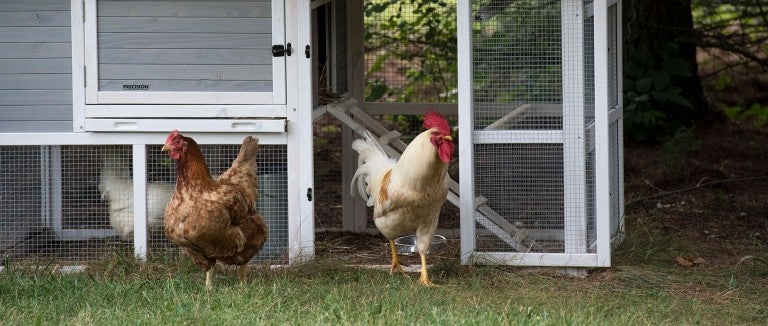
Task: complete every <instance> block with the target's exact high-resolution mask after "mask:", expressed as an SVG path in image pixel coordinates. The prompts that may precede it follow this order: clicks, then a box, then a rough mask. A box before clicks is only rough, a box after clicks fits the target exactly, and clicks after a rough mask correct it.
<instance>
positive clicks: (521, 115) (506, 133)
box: [457, 0, 624, 273]
mask: <svg viewBox="0 0 768 326" xmlns="http://www.w3.org/2000/svg"><path fill="white" fill-rule="evenodd" d="M620 6H621V1H616V0H595V1H592V0H562V1H494V0H459V1H458V10H459V15H458V17H459V21H458V33H457V34H458V41H459V83H460V84H459V85H460V87H459V90H460V93H459V99H460V100H459V101H460V102H459V115H460V119H459V129H460V130H462V132H461V133H460V141H459V157H460V160H461V161H460V164H461V166H462V171H461V179H460V184H461V218H462V220H461V235H462V238H461V247H462V262H464V263H485V264H506V265H518V266H551V267H564V268H566V271H567V272H569V273H570V272H576V273H581V272H583V271H584V269H583V268H584V267H604V266H610V253H611V246H612V244H613V243H614V242H615V241H617V240H620V238H621V237H622V234H623V215H624V212H623V209H622V207H623V190H622V189H623V188H622V173H623V171H622V157H621V153H622V150H621V148H622V143H621V136H622V133H621V125H622V120H621V119H622V118H621V117H622V107H621V103H622V101H621V84H620V79H621V78H619V76H620V75H619V72H620V71H621V66H620V59H621V42H620V35H621V30H620V26H621V18H620V13H621V7H620Z"/></svg>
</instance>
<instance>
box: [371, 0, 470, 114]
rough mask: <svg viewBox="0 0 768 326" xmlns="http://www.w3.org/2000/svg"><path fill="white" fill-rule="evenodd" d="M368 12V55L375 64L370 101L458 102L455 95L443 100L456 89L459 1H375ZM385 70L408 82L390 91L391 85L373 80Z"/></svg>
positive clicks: (382, 79)
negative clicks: (457, 12)
mask: <svg viewBox="0 0 768 326" xmlns="http://www.w3.org/2000/svg"><path fill="white" fill-rule="evenodd" d="M364 6H365V7H364V12H365V35H364V38H365V44H366V53H367V55H368V56H373V60H374V62H373V63H372V65H371V67H370V68H369V71H368V73H367V74H368V79H369V81H368V82H367V90H366V101H403V102H437V101H440V102H450V101H455V100H456V96H455V95H452V96H441V94H450V93H451V92H450V91H451V90H453V89H455V88H456V85H457V81H456V71H457V57H456V55H457V54H456V2H455V0H404V1H388V0H374V1H365V2H364ZM369 59H370V58H369ZM385 69H387V70H388V71H391V70H395V71H394V72H395V73H396V74H397V76H396V77H397V78H398V79H401V78H403V77H404V79H405V80H404V82H402V83H398V85H387V82H390V81H392V80H391V79H387V80H385V79H384V78H378V79H376V78H374V77H372V76H377V75H380V74H383V73H385V71H384V70H385Z"/></svg>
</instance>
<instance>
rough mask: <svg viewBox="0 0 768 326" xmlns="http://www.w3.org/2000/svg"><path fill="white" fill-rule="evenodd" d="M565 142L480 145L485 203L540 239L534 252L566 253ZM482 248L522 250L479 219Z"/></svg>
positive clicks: (478, 167)
mask: <svg viewBox="0 0 768 326" xmlns="http://www.w3.org/2000/svg"><path fill="white" fill-rule="evenodd" d="M562 152H563V149H562V144H478V145H475V171H476V173H475V174H476V177H475V190H476V194H477V195H478V196H482V197H483V198H484V199H485V200H487V201H486V205H487V206H488V207H489V208H490V209H492V210H493V211H494V212H495V213H497V214H499V215H500V216H501V217H503V219H504V220H505V221H506V222H508V223H509V224H510V225H513V226H514V227H515V228H516V229H517V230H519V232H521V235H522V233H524V234H526V235H528V236H529V237H531V238H532V239H535V245H533V246H532V244H531V243H528V244H527V246H526V247H529V248H530V249H529V250H530V251H531V252H562V251H563V250H564V244H563V236H562V232H563V228H564V224H563V214H564V211H563V160H562V157H563V154H562ZM476 228H477V230H478V231H477V236H478V238H477V247H476V250H478V251H491V252H509V251H517V250H516V249H515V248H514V247H512V245H511V244H510V243H507V242H504V241H503V239H501V238H499V237H498V236H497V235H496V234H498V232H491V231H493V230H489V229H491V228H498V230H496V231H504V230H503V229H502V225H500V223H495V224H492V225H490V226H488V224H485V225H484V224H480V223H477V225H476Z"/></svg>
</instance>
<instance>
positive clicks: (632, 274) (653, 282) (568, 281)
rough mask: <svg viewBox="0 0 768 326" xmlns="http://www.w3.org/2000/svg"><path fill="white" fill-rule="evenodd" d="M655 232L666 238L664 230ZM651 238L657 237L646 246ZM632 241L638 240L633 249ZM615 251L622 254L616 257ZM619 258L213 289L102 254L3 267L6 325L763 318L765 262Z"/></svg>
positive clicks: (178, 266) (160, 268) (287, 277)
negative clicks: (65, 267)
mask: <svg viewBox="0 0 768 326" xmlns="http://www.w3.org/2000/svg"><path fill="white" fill-rule="evenodd" d="M660 241H669V240H668V239H661V240H660ZM648 246H649V247H650V246H654V245H653V244H648ZM636 249H637V248H635V250H632V251H633V252H634V251H637V250H636ZM622 255H623V256H626V258H624V261H622ZM617 258H618V259H617V260H618V263H617V264H616V265H615V266H614V267H612V268H609V269H604V270H600V271H596V272H593V273H591V274H590V275H589V276H588V277H587V278H586V279H574V278H569V277H566V276H562V275H558V274H554V273H525V272H521V271H520V270H518V269H513V268H505V267H491V266H461V265H459V264H458V263H457V262H456V261H442V262H439V263H438V264H436V265H435V266H434V267H433V268H432V269H431V275H432V276H433V280H434V281H435V282H436V283H438V284H440V285H441V286H440V287H437V288H423V287H421V286H419V285H417V284H416V280H417V278H416V277H415V275H414V276H411V277H403V276H398V275H396V276H392V277H390V276H389V275H388V273H387V272H386V271H382V270H369V269H364V268H355V267H345V266H340V265H338V264H337V263H336V262H333V261H327V260H321V261H315V262H311V263H308V264H305V265H302V266H295V267H289V268H286V269H279V270H271V269H268V268H265V267H256V268H254V269H253V270H252V271H251V273H250V274H249V281H248V282H247V283H246V284H239V282H238V281H237V277H236V272H235V271H234V270H233V269H219V270H217V273H216V274H215V275H216V278H215V280H214V289H213V290H212V291H206V290H205V289H204V287H203V279H204V275H203V274H202V273H201V272H200V271H198V270H196V269H195V267H194V266H191V264H189V263H188V262H186V261H183V260H182V261H177V260H175V259H169V258H161V259H157V260H155V261H150V262H148V263H138V262H135V261H133V260H130V259H123V258H120V257H107V258H104V259H102V260H100V261H98V262H94V263H92V264H89V267H88V269H87V270H86V271H85V272H82V273H74V274H61V273H57V272H53V268H52V267H48V268H44V269H38V270H33V269H30V268H24V267H19V266H16V267H14V268H8V269H6V270H5V271H4V272H2V273H0V320H3V324H31V323H37V324H77V325H90V324H97V325H102V324H143V323H151V324H174V325H175V324H203V323H205V324H257V325H258V324H291V325H316V324H375V325H402V324H471V325H476V324H484V325H486V324H487V325H509V324H514V325H635V324H761V323H763V322H764V321H765V320H766V318H768V308H766V307H768V297H766V295H765V294H766V293H767V292H768V291H766V290H768V285H766V276H768V271H766V268H765V267H764V266H763V265H760V264H750V263H748V262H744V263H741V264H739V265H738V266H733V267H723V268H688V269H685V268H681V267H677V266H674V265H672V264H664V263H662V261H653V260H646V261H645V262H643V263H639V262H640V261H641V260H640V259H638V258H637V257H635V256H628V255H626V253H624V254H622V253H621V252H619V257H617Z"/></svg>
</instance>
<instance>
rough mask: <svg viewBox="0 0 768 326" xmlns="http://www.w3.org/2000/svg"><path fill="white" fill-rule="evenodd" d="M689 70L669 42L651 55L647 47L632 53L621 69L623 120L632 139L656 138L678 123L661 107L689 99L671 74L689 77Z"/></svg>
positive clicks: (664, 134)
mask: <svg viewBox="0 0 768 326" xmlns="http://www.w3.org/2000/svg"><path fill="white" fill-rule="evenodd" d="M689 76H691V70H690V67H689V65H688V63H687V62H686V61H685V60H683V59H682V58H681V57H680V55H679V52H678V49H677V46H676V45H674V44H672V43H669V44H666V45H665V46H664V47H663V48H662V49H661V51H660V53H659V56H658V57H657V56H654V55H653V54H651V52H650V51H648V50H643V51H639V52H636V53H634V54H632V56H631V57H630V58H629V61H628V62H627V63H626V64H625V70H624V101H625V103H624V123H625V127H626V129H627V132H628V134H629V136H630V137H632V139H634V140H635V141H638V142H659V141H660V140H662V139H664V138H666V137H667V136H668V135H670V134H672V133H673V132H674V131H676V130H678V129H679V128H680V126H679V125H678V124H677V123H676V122H675V121H671V120H670V119H669V118H668V115H667V112H665V108H667V107H668V106H670V105H678V106H682V107H686V108H690V107H691V103H690V102H688V100H686V99H685V98H683V97H682V96H681V95H680V92H681V91H682V90H681V88H680V87H678V86H677V85H675V83H674V80H675V77H689Z"/></svg>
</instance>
